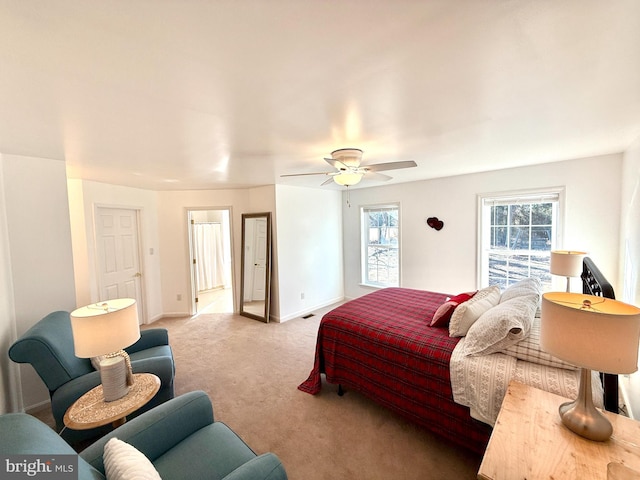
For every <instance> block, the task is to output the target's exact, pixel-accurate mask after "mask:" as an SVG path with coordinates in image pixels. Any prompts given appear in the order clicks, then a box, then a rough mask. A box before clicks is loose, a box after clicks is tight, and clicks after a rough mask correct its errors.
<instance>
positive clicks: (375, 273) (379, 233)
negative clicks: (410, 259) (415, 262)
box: [362, 205, 400, 287]
mask: <svg viewBox="0 0 640 480" xmlns="http://www.w3.org/2000/svg"><path fill="white" fill-rule="evenodd" d="M398 212H399V210H398V206H389V205H387V206H383V207H363V208H362V238H363V269H362V270H363V271H362V277H363V278H362V282H363V283H364V284H367V285H376V286H385V287H390V286H398V285H399V281H400V261H399V242H398V235H399V231H400V230H399V228H400V227H399V220H398Z"/></svg>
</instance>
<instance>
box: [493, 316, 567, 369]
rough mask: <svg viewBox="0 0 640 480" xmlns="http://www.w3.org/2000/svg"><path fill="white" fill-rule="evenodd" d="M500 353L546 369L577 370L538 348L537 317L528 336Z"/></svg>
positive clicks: (538, 329) (538, 321) (538, 331)
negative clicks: (546, 367)
mask: <svg viewBox="0 0 640 480" xmlns="http://www.w3.org/2000/svg"><path fill="white" fill-rule="evenodd" d="M501 353H504V354H505V355H510V356H512V357H515V358H517V359H518V360H524V361H526V362H530V363H537V364H539V365H546V366H548V367H555V368H563V369H565V370H579V368H578V367H576V366H575V365H572V364H570V363H568V362H565V361H564V360H560V359H559V358H557V357H554V356H553V355H551V354H550V353H547V352H545V351H544V350H542V349H541V348H540V318H538V317H537V316H536V317H535V318H534V319H533V324H532V325H531V331H530V332H529V336H528V337H527V338H525V339H524V340H521V341H519V342H518V343H516V344H515V345H511V346H509V347H507V348H505V349H504V350H502V351H501Z"/></svg>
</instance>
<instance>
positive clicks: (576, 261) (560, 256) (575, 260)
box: [549, 250, 587, 277]
mask: <svg viewBox="0 0 640 480" xmlns="http://www.w3.org/2000/svg"><path fill="white" fill-rule="evenodd" d="M586 255H587V252H576V251H572V250H553V251H552V252H551V265H550V268H549V271H550V272H551V273H552V274H553V275H559V276H561V277H579V276H580V274H581V273H582V259H583V258H584V257H585V256H586Z"/></svg>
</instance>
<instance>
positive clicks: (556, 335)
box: [540, 292, 640, 441]
mask: <svg viewBox="0 0 640 480" xmlns="http://www.w3.org/2000/svg"><path fill="white" fill-rule="evenodd" d="M639 338H640V308H637V307H634V306H632V305H628V304H626V303H623V302H619V301H616V300H612V299H609V298H604V297H596V296H593V295H583V294H579V293H564V292H549V293H545V294H543V295H542V314H541V316H540V347H541V348H542V350H545V351H546V352H549V353H550V354H551V355H554V356H556V357H558V358H560V359H562V360H565V361H567V362H569V363H572V364H573V365H576V366H578V367H581V371H580V386H579V389H578V398H577V399H576V400H575V401H573V402H567V403H563V404H562V405H560V408H559V412H560V417H561V418H562V423H563V424H564V425H565V426H566V427H567V428H568V429H569V430H571V431H572V432H574V433H576V434H578V435H580V436H582V437H585V438H588V439H589V440H596V441H605V440H607V439H608V438H609V437H610V436H611V434H612V432H613V427H612V426H611V423H610V422H609V420H607V419H606V418H605V417H604V415H602V414H601V413H600V412H599V411H598V410H597V409H596V407H595V406H594V404H593V397H592V395H593V394H592V390H591V370H596V371H599V372H603V373H613V374H619V373H633V372H635V371H636V370H637V369H638V339H639Z"/></svg>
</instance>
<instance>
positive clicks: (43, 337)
mask: <svg viewBox="0 0 640 480" xmlns="http://www.w3.org/2000/svg"><path fill="white" fill-rule="evenodd" d="M126 351H127V352H128V353H129V356H130V358H131V366H132V368H133V372H134V373H144V372H148V373H153V374H155V375H157V376H158V378H160V383H161V386H160V390H159V391H158V393H157V394H156V395H155V397H153V399H152V400H151V401H150V402H149V403H147V404H146V405H145V406H144V407H143V408H141V409H140V410H138V411H137V412H136V413H135V414H133V415H134V416H135V415H136V414H139V413H142V412H144V411H146V410H149V409H151V408H153V407H155V406H156V405H159V404H161V403H163V402H166V401H167V400H169V399H171V398H173V396H174V388H173V380H174V374H175V366H174V361H173V352H172V350H171V346H170V345H169V337H168V333H167V331H166V330H165V329H159V328H156V329H149V330H142V331H141V332H140V340H138V341H137V342H136V343H134V344H133V345H131V346H130V347H129V348H127V349H126ZM9 357H10V358H11V360H13V361H14V362H17V363H29V364H31V366H32V367H33V368H34V369H35V371H36V372H37V373H38V375H39V376H40V378H41V379H42V381H43V382H44V383H45V385H46V386H47V388H48V389H49V395H50V397H51V411H52V413H53V418H54V420H55V422H56V430H57V431H58V432H60V435H61V436H62V437H63V438H64V439H65V440H67V442H69V443H71V444H76V443H79V442H84V441H87V440H89V439H93V438H97V437H98V436H100V435H103V434H105V433H106V432H108V431H109V427H101V428H95V429H91V430H70V429H67V428H64V423H63V418H64V414H65V412H66V411H67V409H68V408H69V407H70V406H71V405H72V404H73V402H75V401H76V400H77V399H78V398H80V397H81V396H82V395H83V394H85V393H86V392H88V391H89V390H91V389H92V388H94V387H96V386H98V385H100V373H99V372H97V371H96V370H95V369H94V368H93V366H92V365H91V360H89V359H88V358H78V357H76V356H75V354H74V348H73V333H72V331H71V318H70V315H69V312H65V311H58V312H53V313H50V314H49V315H47V316H46V317H44V318H43V319H42V320H40V321H39V322H38V323H36V324H35V325H34V326H33V327H31V328H30V329H29V330H28V331H27V332H25V333H24V335H22V336H21V337H20V338H19V339H18V340H16V342H15V343H14V344H13V345H12V346H11V347H10V348H9Z"/></svg>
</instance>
